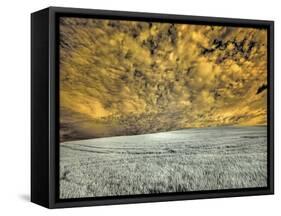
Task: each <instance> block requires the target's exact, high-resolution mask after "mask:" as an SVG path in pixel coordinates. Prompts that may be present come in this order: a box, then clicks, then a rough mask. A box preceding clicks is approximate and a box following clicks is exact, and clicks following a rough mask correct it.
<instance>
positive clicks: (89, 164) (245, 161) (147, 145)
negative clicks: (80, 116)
mask: <svg viewBox="0 0 281 216" xmlns="http://www.w3.org/2000/svg"><path fill="white" fill-rule="evenodd" d="M266 152H267V149H266V127H224V128H208V129H188V130H180V131H172V132H163V133H155V134H146V135H136V136H122V137H110V138H99V139H92V140H83V141H73V142H64V143H61V144H60V198H78V197H98V196H115V195H131V194H150V193H165V192H183V191H198V190H213V189H230V188H249V187H264V186H266V181H267V160H266V158H267V153H266Z"/></svg>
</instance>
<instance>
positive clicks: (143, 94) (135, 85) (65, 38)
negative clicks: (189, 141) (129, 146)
mask: <svg viewBox="0 0 281 216" xmlns="http://www.w3.org/2000/svg"><path fill="white" fill-rule="evenodd" d="M59 73H60V137H61V141H67V140H77V139H89V138H96V137H107V136H120V135H135V134H144V133H154V132H159V131H170V130H178V129H183V128H201V127H217V126H256V125H266V124H267V31H266V29H255V28H242V27H241V28H239V27H224V26H207V25H191V24H171V23H155V22H136V21H119V20H102V19H87V18H67V17H62V18H60V71H59Z"/></svg>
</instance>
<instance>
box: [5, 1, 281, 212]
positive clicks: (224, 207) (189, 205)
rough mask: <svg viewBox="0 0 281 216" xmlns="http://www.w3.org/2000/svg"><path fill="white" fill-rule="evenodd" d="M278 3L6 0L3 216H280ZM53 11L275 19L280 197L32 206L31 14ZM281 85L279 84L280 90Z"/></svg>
mask: <svg viewBox="0 0 281 216" xmlns="http://www.w3.org/2000/svg"><path fill="white" fill-rule="evenodd" d="M278 3H279V1H278V0H263V1H259V0H255V1H246V0H232V1H226V0H224V1H219V0H209V1H208V0H206V1H203V0H165V1H164V0H154V1H152V0H141V1H133V0H123V1H122V0H99V1H95V0H72V1H71V0H69V1H67V0H56V1H54V0H53V1H52V0H45V1H44V0H26V1H24V0H18V1H15V0H6V1H1V6H0V16H1V18H0V55H1V56H0V65H1V67H0V75H1V76H0V129H1V130H0V135H1V136H0V137H1V141H0V160H1V161H0V171H1V176H0V215H14V214H15V215H16V213H17V214H19V215H22V214H24V215H28V216H31V215H62V216H63V215H83V216H84V215H90V214H91V215H93V214H94V215H101V214H102V215H181V214H182V215H183V214H184V215H208V216H209V215H216V216H219V215H228V216H231V215H235V216H237V215H254V216H257V215H268V214H270V213H271V214H272V215H276V214H277V210H278V204H279V205H280V204H281V202H280V201H281V200H280V198H281V197H280V192H281V191H280V184H279V182H280V180H281V179H280V172H279V170H280V166H279V164H280V158H281V154H280V153H281V152H280V147H279V142H280V139H281V136H280V132H279V133H278V132H277V131H278V130H280V118H281V115H280V112H279V110H280V108H281V107H280V105H281V104H280V103H281V102H280V100H279V99H280V96H279V95H280V93H281V85H280V82H281V77H280V73H279V72H280V71H279V70H280V61H278V58H280V55H279V54H280V48H281V47H280V42H279V40H280V39H279V38H280V37H281V32H280V31H281V24H280V21H281V13H280V8H281V7H280V6H279V5H278ZM48 6H65V7H81V8H95V9H110V10H127V11H140V12H157V13H173V14H186V15H203V16H219V17H233V18H249V19H268V20H275V39H276V41H275V56H276V58H275V110H276V112H275V120H276V125H275V127H276V128H275V129H276V130H275V131H276V137H275V157H276V159H275V164H276V167H275V171H276V178H275V182H276V189H275V192H276V195H274V196H271V195H270V196H256V197H240V198H221V199H210V200H194V201H179V202H164V203H151V204H136V205H119V206H103V207H86V208H72V209H64V210H62V209H59V210H47V209H45V208H43V207H40V206H37V205H35V204H32V203H30V202H29V201H28V200H29V191H30V13H31V12H34V11H36V10H39V9H42V8H45V7H48ZM278 83H279V85H278Z"/></svg>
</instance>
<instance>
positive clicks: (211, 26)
mask: <svg viewBox="0 0 281 216" xmlns="http://www.w3.org/2000/svg"><path fill="white" fill-rule="evenodd" d="M31 27H32V30H31V37H32V38H31V51H32V56H31V59H32V65H31V78H32V81H31V83H32V91H31V97H32V104H31V107H32V109H31V116H32V119H31V121H32V142H31V156H32V158H31V172H32V174H31V200H32V202H34V203H37V204H40V205H43V206H45V207H48V208H61V207H73V206H88V205H106V204H122V203H138V202H155V201H171V200H184V199H201V198H218V197H232V196H246V195H265V194H273V191H274V190H273V179H274V177H273V156H274V155H273V133H274V128H273V54H274V53H273V21H262V20H245V19H229V18H211V17H197V16H183V15H170V14H169V15H168V14H151V13H135V12H120V11H104V10H89V9H73V8H57V7H50V8H47V9H44V10H41V11H37V12H35V13H33V14H32V16H31Z"/></svg>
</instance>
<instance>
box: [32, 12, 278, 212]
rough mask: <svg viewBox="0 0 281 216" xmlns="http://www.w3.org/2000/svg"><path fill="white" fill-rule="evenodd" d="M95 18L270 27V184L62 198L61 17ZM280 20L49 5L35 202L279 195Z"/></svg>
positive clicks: (37, 110) (36, 122)
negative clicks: (276, 84) (276, 162)
mask: <svg viewBox="0 0 281 216" xmlns="http://www.w3.org/2000/svg"><path fill="white" fill-rule="evenodd" d="M61 16H71V17H92V18H106V19H119V20H136V21H157V22H171V23H191V24H206V25H208V24H209V25H223V26H239V27H255V28H266V29H267V34H268V37H267V38H268V47H267V50H268V59H267V60H268V61H267V64H268V65H267V69H268V76H267V77H268V78H267V79H268V80H267V82H268V93H267V94H268V95H267V96H268V107H267V108H268V109H267V110H268V116H267V118H268V127H267V128H268V129H267V130H268V143H267V152H268V154H267V155H268V156H267V159H268V163H267V171H268V179H267V183H268V184H267V187H264V188H247V189H226V190H212V191H194V192H181V193H165V194H149V195H130V196H116V197H98V198H97V197H96V198H77V199H67V200H61V199H59V197H58V192H59V190H58V187H59V185H58V180H59V174H58V164H59V157H58V154H59V148H58V142H59V129H58V125H59V108H58V107H59V106H58V104H59V97H58V88H59V82H58V78H59V73H58V58H59V46H58V37H59V34H58V18H59V17H61ZM273 143H274V22H273V21H263V20H247V19H230V18H216V17H201V16H186V15H171V14H155V13H139V12H123V11H107V10H92V9H76V8H61V7H49V8H46V9H43V10H40V11H37V12H34V13H32V15H31V201H32V202H34V203H37V204H39V205H42V206H45V207H47V208H64V207H78V206H95V205H112V204H127V203H144V202H160V201H172V200H190V199H206V198H220V197H237V196H250V195H266V194H274V144H273Z"/></svg>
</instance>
